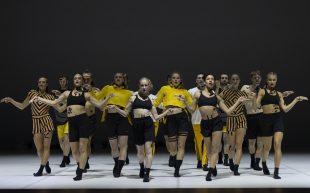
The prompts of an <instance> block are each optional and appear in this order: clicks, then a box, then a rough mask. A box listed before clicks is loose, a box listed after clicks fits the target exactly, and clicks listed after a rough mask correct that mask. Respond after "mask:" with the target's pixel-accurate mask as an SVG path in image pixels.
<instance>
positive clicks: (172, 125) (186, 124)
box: [166, 112, 191, 137]
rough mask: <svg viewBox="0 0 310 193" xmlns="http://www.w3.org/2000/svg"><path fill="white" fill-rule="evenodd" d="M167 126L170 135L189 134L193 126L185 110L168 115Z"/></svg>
mask: <svg viewBox="0 0 310 193" xmlns="http://www.w3.org/2000/svg"><path fill="white" fill-rule="evenodd" d="M166 126H167V129H168V137H174V136H177V135H185V136H186V135H187V134H188V132H189V129H190V128H191V122H190V120H189V117H188V116H187V114H186V113H185V112H181V113H178V114H174V115H168V116H167V122H166Z"/></svg>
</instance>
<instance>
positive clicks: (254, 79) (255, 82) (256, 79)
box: [251, 74, 262, 86]
mask: <svg viewBox="0 0 310 193" xmlns="http://www.w3.org/2000/svg"><path fill="white" fill-rule="evenodd" d="M251 81H252V84H253V85H256V86H258V85H260V82H261V81H262V77H261V76H260V75H259V74H254V75H253V76H252V78H251Z"/></svg>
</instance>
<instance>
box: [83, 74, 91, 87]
mask: <svg viewBox="0 0 310 193" xmlns="http://www.w3.org/2000/svg"><path fill="white" fill-rule="evenodd" d="M83 79H84V84H89V85H90V84H91V82H92V81H93V79H92V76H91V74H90V73H83Z"/></svg>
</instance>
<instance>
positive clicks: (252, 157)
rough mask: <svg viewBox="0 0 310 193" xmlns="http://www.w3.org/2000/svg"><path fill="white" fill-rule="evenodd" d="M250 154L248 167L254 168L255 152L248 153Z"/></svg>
mask: <svg viewBox="0 0 310 193" xmlns="http://www.w3.org/2000/svg"><path fill="white" fill-rule="evenodd" d="M250 155H251V165H250V167H251V168H254V166H255V154H254V153H253V154H250Z"/></svg>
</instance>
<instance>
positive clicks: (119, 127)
mask: <svg viewBox="0 0 310 193" xmlns="http://www.w3.org/2000/svg"><path fill="white" fill-rule="evenodd" d="M130 127H131V125H130V124H129V121H128V118H127V117H123V116H122V115H120V114H119V113H107V114H106V118H105V129H106V131H107V135H108V138H109V139H115V138H116V137H117V136H120V135H128V130H129V128H130Z"/></svg>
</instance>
